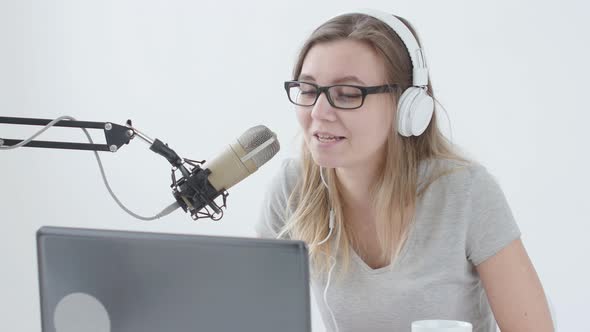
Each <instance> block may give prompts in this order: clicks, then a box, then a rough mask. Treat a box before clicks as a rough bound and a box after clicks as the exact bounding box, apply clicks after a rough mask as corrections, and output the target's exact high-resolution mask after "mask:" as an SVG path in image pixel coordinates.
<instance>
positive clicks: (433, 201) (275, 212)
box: [256, 159, 520, 332]
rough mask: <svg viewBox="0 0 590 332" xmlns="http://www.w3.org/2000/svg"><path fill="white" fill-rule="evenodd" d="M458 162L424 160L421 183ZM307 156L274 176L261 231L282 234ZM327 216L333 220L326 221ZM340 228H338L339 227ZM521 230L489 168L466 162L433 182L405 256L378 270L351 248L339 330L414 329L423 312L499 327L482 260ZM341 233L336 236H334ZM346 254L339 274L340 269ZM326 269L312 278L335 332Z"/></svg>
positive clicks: (336, 293) (481, 331) (339, 299)
mask: <svg viewBox="0 0 590 332" xmlns="http://www.w3.org/2000/svg"><path fill="white" fill-rule="evenodd" d="M434 165H437V166H442V167H443V168H445V167H446V168H457V167H458V166H460V164H458V163H457V162H454V161H448V160H436V161H432V160H430V161H425V162H422V164H421V165H420V169H419V183H421V182H422V181H423V180H424V179H425V178H426V175H428V174H431V173H430V172H431V171H432V170H433V169H435V168H434V167H433V166H434ZM299 168H300V162H299V161H298V160H296V159H287V160H285V161H284V162H283V164H282V167H281V170H280V172H279V173H278V174H277V175H276V176H275V177H274V178H273V180H272V182H271V186H270V188H269V193H268V194H267V195H266V199H265V202H264V204H263V206H262V213H261V218H260V220H259V222H258V224H257V225H256V231H257V233H258V234H259V236H261V237H269V238H275V237H276V236H277V234H278V233H277V232H278V230H279V229H280V228H281V226H282V225H284V223H285V216H284V211H285V208H286V204H287V199H288V197H289V195H290V193H291V192H292V190H293V188H294V186H295V184H296V182H297V179H298V177H299ZM326 222H327V221H326ZM333 235H334V234H333ZM519 237H520V230H519V228H518V226H517V224H516V222H515V221H514V218H513V216H512V212H511V210H510V208H509V206H508V203H507V201H506V199H505V197H504V194H503V192H502V190H501V189H500V187H499V186H498V184H497V182H496V181H495V180H494V178H493V177H492V176H491V175H490V174H489V173H488V172H487V171H486V169H485V168H484V167H482V166H481V165H478V164H470V165H467V166H464V167H459V168H457V170H455V171H453V172H452V173H450V174H447V175H444V176H442V177H440V178H438V179H437V180H436V181H435V182H433V183H432V184H431V185H430V186H429V187H428V188H427V189H426V191H425V192H424V194H423V196H421V198H420V199H419V200H418V201H417V205H416V214H415V219H414V224H413V226H412V228H411V229H410V231H409V234H408V239H407V241H406V243H405V245H404V247H403V248H402V250H401V252H400V256H399V257H398V258H397V259H396V260H395V261H394V262H393V263H392V264H390V265H389V266H386V267H383V268H378V269H372V268H371V267H369V266H368V265H367V264H366V263H365V262H364V261H363V260H362V259H361V258H360V257H359V256H358V254H356V253H355V252H354V250H352V249H351V252H350V255H351V257H352V264H351V266H350V270H349V273H348V274H346V275H345V276H343V277H341V278H339V279H337V282H334V280H335V279H334V278H332V280H331V282H330V287H329V289H328V294H327V300H328V304H329V306H330V308H331V309H332V312H333V313H334V316H335V319H336V322H337V324H338V328H339V331H341V332H346V331H388V332H391V331H397V332H405V331H410V329H411V323H412V322H413V321H417V320H424V319H453V320H461V321H467V322H470V323H471V324H473V331H474V332H492V331H496V322H495V319H494V317H493V314H492V311H491V309H490V306H489V303H488V301H487V297H486V294H485V291H484V289H483V285H482V282H481V280H480V278H479V276H478V274H477V271H476V270H475V266H476V265H478V264H480V263H482V262H483V261H485V260H486V259H487V258H489V257H491V256H493V255H494V254H496V253H497V252H498V251H500V250H501V249H502V248H504V247H505V246H506V245H508V244H509V243H510V242H512V241H514V240H515V239H518V238H519ZM334 238H335V237H332V239H331V240H333V239H334ZM338 262H340V255H338V256H337V263H336V266H335V268H334V271H333V272H332V273H333V274H335V273H338V272H339V270H338V268H339V266H341V264H338ZM326 281H327V275H322V276H320V277H318V278H314V279H312V280H311V289H312V291H313V293H314V297H315V298H316V300H317V302H318V308H319V310H320V312H321V315H322V318H323V321H324V324H325V325H326V328H327V329H328V330H329V331H335V329H334V326H333V323H332V318H331V316H330V314H329V312H328V309H327V307H326V304H325V303H324V299H323V292H324V288H325V286H326Z"/></svg>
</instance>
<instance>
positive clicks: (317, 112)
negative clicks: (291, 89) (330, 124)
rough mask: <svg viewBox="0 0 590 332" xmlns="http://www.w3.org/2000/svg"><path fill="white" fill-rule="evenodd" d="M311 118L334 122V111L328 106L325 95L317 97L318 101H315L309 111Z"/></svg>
mask: <svg viewBox="0 0 590 332" xmlns="http://www.w3.org/2000/svg"><path fill="white" fill-rule="evenodd" d="M311 117H312V118H314V119H316V120H327V121H335V120H336V109H335V108H334V107H333V106H332V105H330V102H329V101H328V96H326V93H322V94H320V95H319V97H318V100H316V102H315V105H313V108H312V109H311Z"/></svg>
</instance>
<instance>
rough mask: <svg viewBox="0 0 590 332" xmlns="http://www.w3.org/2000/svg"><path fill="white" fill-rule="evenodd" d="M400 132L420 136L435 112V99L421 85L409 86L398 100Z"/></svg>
mask: <svg viewBox="0 0 590 332" xmlns="http://www.w3.org/2000/svg"><path fill="white" fill-rule="evenodd" d="M397 112H398V114H397V120H398V122H397V125H398V126H397V129H398V133H399V134H400V135H402V136H404V137H410V136H420V135H421V134H422V133H423V132H424V131H425V130H426V128H427V127H428V124H429V123H430V120H431V119H432V114H433V112H434V100H433V99H432V97H431V96H430V95H428V94H427V93H426V91H425V90H424V89H422V88H419V87H409V88H407V89H406V91H404V93H403V94H402V96H401V97H400V100H399V102H398V110H397Z"/></svg>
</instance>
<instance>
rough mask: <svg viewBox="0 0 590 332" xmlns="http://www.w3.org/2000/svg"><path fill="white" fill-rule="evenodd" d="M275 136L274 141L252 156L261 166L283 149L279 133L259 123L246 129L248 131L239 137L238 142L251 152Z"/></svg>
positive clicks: (255, 162)
mask: <svg viewBox="0 0 590 332" xmlns="http://www.w3.org/2000/svg"><path fill="white" fill-rule="evenodd" d="M273 138H274V141H273V142H272V143H271V144H270V145H268V146H266V147H265V148H263V149H262V150H260V151H258V152H257V153H256V154H255V155H254V156H252V160H253V161H254V164H256V167H260V166H262V165H263V164H264V163H266V162H267V161H269V160H270V158H272V157H274V155H276V154H277V152H279V150H280V149H281V146H280V144H279V140H278V139H277V135H276V134H275V133H274V132H272V131H271V130H270V129H268V128H267V127H266V126H263V125H258V126H254V127H252V128H250V129H248V130H246V132H244V133H243V134H242V135H241V136H240V137H239V138H238V143H240V145H241V146H242V148H244V151H246V153H250V152H252V151H253V150H254V149H256V148H258V147H259V146H260V145H262V144H264V143H266V142H268V141H269V140H271V139H273Z"/></svg>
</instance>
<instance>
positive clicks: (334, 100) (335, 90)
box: [285, 81, 398, 110]
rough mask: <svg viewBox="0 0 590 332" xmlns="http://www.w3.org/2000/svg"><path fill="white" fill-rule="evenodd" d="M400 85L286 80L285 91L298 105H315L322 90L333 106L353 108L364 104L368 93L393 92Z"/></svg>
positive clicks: (345, 108)
mask: <svg viewBox="0 0 590 332" xmlns="http://www.w3.org/2000/svg"><path fill="white" fill-rule="evenodd" d="M397 87H398V85H397V84H388V85H379V86H358V85H347V84H339V85H330V86H319V85H317V84H314V83H307V82H299V81H286V82H285V91H287V96H288V97H289V101H291V102H292V103H293V104H295V105H298V106H313V105H315V103H316V101H317V100H318V98H319V97H320V94H322V92H325V93H326V97H327V98H328V102H329V103H330V105H332V107H335V108H338V109H343V110H353V109H357V108H359V107H361V106H363V103H364V102H365V98H366V97H367V95H370V94H376V93H386V92H392V91H394V90H395V89H396V88H397Z"/></svg>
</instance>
